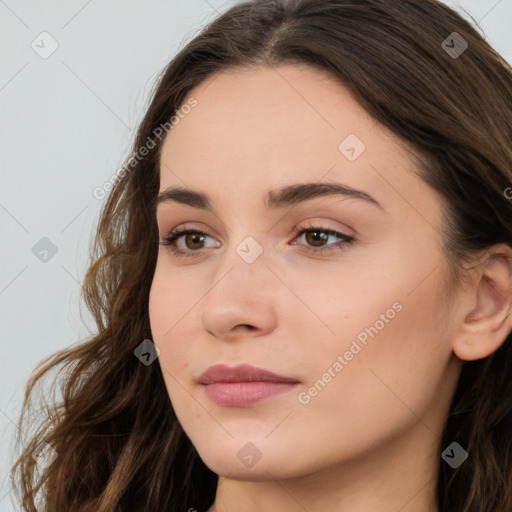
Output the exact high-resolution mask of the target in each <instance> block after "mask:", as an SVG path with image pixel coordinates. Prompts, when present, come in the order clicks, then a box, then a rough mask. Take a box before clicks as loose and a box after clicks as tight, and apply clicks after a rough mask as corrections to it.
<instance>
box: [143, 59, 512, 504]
mask: <svg viewBox="0 0 512 512" xmlns="http://www.w3.org/2000/svg"><path fill="white" fill-rule="evenodd" d="M190 95H191V96H193V97H194V98H196V100H197V102H198V104H197V107H195V108H194V109H193V111H192V112H191V113H190V114H188V115H187V116H186V117H185V118H184V119H182V120H181V121H180V123H179V124H178V125H176V126H175V127H174V128H173V130H172V131H171V132H170V133H169V135H168V136H167V138H166V140H165V143H164V147H163V152H162V160H161V180H160V192H163V191H165V190H167V189H168V188H169V187H174V186H181V187H185V188H187V189H191V190H196V191H200V192H203V193H206V194H208V196H209V197H210V198H211V202H212V207H213V209H214V213H212V212H210V211H207V210H203V209H200V208H197V207H194V206H190V205H185V204H180V203H178V202H173V201H166V202H162V203H161V204H159V206H158V209H157V222H158V227H159V233H160V239H161V240H162V241H163V240H164V239H165V238H166V237H167V236H168V234H169V232H170V231H171V229H174V228H182V227H183V228H187V229H196V230H200V231H201V232H202V233H204V235H202V236H203V238H197V237H196V239H193V235H189V236H188V237H187V236H186V235H184V236H181V238H180V239H178V240H176V241H175V246H176V248H178V249H179V250H181V251H183V252H185V253H187V254H191V257H183V256H181V257H180V256H177V255H175V254H174V253H173V252H172V251H171V248H170V247H168V246H163V245H162V246H161V247H160V252H159V255H158V261H157V267H156V271H155V276H154V280H153V283H152V288H151V294H150V307H149V313H150V321H151V328H152V334H153V339H154V342H155V344H156V345H157V346H158V347H159V349H160V364H161V366H162V369H163V375H164V378H165V382H166V386H167V390H168V392H169V396H170V398H171V401H172V404H173V407H174V409H175V411H176V414H177V416H178V419H179V421H180V423H181V424H182V426H183V428H184V430H185V431H186V433H187V435H188V436H189V437H190V439H191V440H192V442H193V444H194V445H195V447H196V448H197V450H198V453H199V455H200V456H201V458H202V459H203V461H204V462H205V464H206V465H207V466H208V467H209V468H210V469H211V470H212V471H214V472H215V473H217V474H218V475H220V476H221V478H220V481H219V485H218V489H217V495H216V499H215V503H214V504H213V505H212V507H211V508H210V509H209V512H232V511H234V510H236V511H242V512H256V511H266V512H277V511H280V512H282V511H286V512H303V511H304V510H307V511H308V512H319V511H322V512H323V511H325V510H332V511H343V512H368V511H369V510H371V511H374V512H398V511H400V512H438V507H437V504H436V502H435V486H436V479H437V472H438V466H439V463H440V460H439V455H438V448H441V449H444V448H445V447H441V446H440V435H441V432H442V429H443V425H444V423H445V421H446V416H447V413H448V409H449V405H450V401H451V398H452V396H453V392H454V389H455V385H456V383H457V379H458V377H459V374H460V370H461V365H462V363H463V361H464V360H472V359H479V358H482V357H486V356H487V355H489V354H491V353H492V352H493V351H495V350H496V349H497V348H498V347H499V346H500V345H501V344H502V343H503V341H504V340H505V338H506V336H507V334H508V332H510V330H511V328H512V323H511V317H510V315H509V313H510V302H511V300H512V297H511V293H512V292H511V289H512V284H511V283H512V278H511V268H510V265H509V263H508V262H507V260H506V259H505V257H503V256H501V255H502V254H509V255H510V250H509V248H507V247H506V246H496V247H493V248H491V249H490V250H489V251H487V252H486V254H485V258H482V260H481V261H482V264H481V265H480V266H478V267H477V268H476V269H475V270H472V271H471V273H470V281H469V283H468V285H467V286H466V287H465V288H464V289H463V290H462V289H455V290H454V291H453V294H452V295H451V296H450V295H449V293H448V291H447V275H448V270H447V268H448V263H447V260H446V256H445V254H444V252H443V249H442V245H441V243H442V239H441V226H442V223H443V218H442V215H441V199H440V197H439V195H438V194H437V193H436V192H435V191H433V190H432V189H431V188H430V187H429V186H428V185H426V184H425V183H424V182H423V181H422V180H421V179H420V178H419V177H418V176H417V174H416V172H417V170H416V168H415V167H414V163H413V160H412V157H411V154H410V153H409V152H408V151H407V149H406V147H405V146H404V145H403V144H402V143H400V141H399V140H397V139H396V138H395V137H394V136H393V135H392V133H391V132H389V131H388V130H387V129H385V128H384V127H383V126H381V125H380V124H377V123H376V121H375V120H374V119H372V118H371V117H370V116H369V115H368V114H367V113H366V112H365V111H364V110H363V109H362V107H361V106H360V105H359V104H358V103H357V102H356V101H355V100H354V98H353V97H352V96H351V95H350V94H349V93H348V92H347V90H346V89H345V88H344V87H342V85H340V84H339V83H337V82H336V81H334V80H333V79H332V78H331V77H330V76H329V75H328V74H326V73H322V72H321V71H319V70H316V69H313V68H309V67H307V66H297V65H286V66H281V67H279V68H277V69H269V68H264V67H258V68H251V69H250V70H229V71H227V72H223V73H221V74H218V75H215V76H214V77H212V78H209V79H208V80H207V81H206V82H203V83H202V84H200V85H199V86H198V87H197V88H196V89H194V91H192V92H191V94H190ZM350 134H353V135H355V136H356V137H357V139H355V138H353V137H352V138H350V139H347V137H348V136H349V135H350ZM343 141H347V142H345V143H343ZM358 141H361V142H362V143H363V144H364V146H365V147H364V151H362V148H363V147H362V146H361V145H360V143H359V142H358ZM340 143H341V144H342V145H341V147H340ZM354 157H355V158H354ZM299 183H300V184H304V183H338V184H343V185H345V186H347V187H352V188H354V189H357V190H360V191H363V192H365V193H366V194H368V195H369V196H371V197H372V198H373V199H374V200H375V201H377V202H378V203H379V204H380V206H378V205H376V204H375V203H373V202H372V201H369V200H364V199H361V198H358V197H347V196H342V195H328V196H319V197H314V198H310V199H309V200H307V201H303V202H301V203H299V204H296V205H294V206H286V207H283V208H279V209H266V208H265V206H264V197H265V196H266V194H267V192H268V191H269V190H277V189H280V188H282V187H285V186H288V185H293V184H299ZM312 227H313V228H322V229H321V230H320V229H316V231H317V236H316V237H315V236H313V235H312V233H311V231H310V232H309V234H308V233H305V232H303V233H302V234H298V233H296V232H294V228H301V229H311V228H312ZM325 229H330V230H335V231H338V232H341V233H343V234H345V235H348V236H351V237H353V238H354V240H353V241H352V242H350V243H345V244H344V245H342V243H343V240H342V239H340V238H339V237H337V236H335V235H332V234H328V233H325V232H324V231H325ZM313 231H315V230H313ZM247 237H252V239H253V240H254V241H256V244H255V243H254V242H253V241H252V240H249V242H248V241H247ZM187 244H188V245H187ZM247 244H249V245H247ZM258 247H259V249H261V253H260V254H259V255H258V257H257V258H256V259H254V261H252V262H248V261H247V260H246V259H244V258H243V257H242V256H243V255H244V254H253V255H254V254H255V253H254V251H259V249H258ZM321 247H329V248H331V249H332V250H330V251H325V252H323V253H320V252H318V251H319V250H320V248H321ZM237 248H239V249H240V248H243V251H241V250H238V251H237ZM308 248H309V249H310V252H307V250H308ZM315 250H316V251H317V252H314V251H315ZM192 253H193V254H192ZM372 326H373V331H372V329H370V328H371V327H372ZM365 329H369V331H370V332H372V334H373V336H370V335H369V334H368V331H367V330H365ZM375 331H377V333H376V334H375ZM362 333H366V334H367V339H366V344H364V343H363V342H362V341H361V339H364V334H362ZM354 341H356V343H357V346H359V349H360V350H359V351H357V348H355V345H353V342H354ZM350 354H352V356H351V355H350ZM339 357H341V360H340V359H339ZM336 362H337V363H338V364H336ZM216 363H224V364H228V365H236V364H239V363H246V364H251V365H253V366H257V367H261V368H265V369H267V370H270V371H272V372H274V373H277V374H280V375H285V376H288V377H293V378H295V379H296V380H298V381H299V384H298V386H297V387H296V388H294V389H293V390H291V391H288V392H285V393H282V394H279V395H275V396H273V397H270V398H267V399H265V400H262V401H260V402H258V403H255V404H253V405H250V406H246V407H226V406H219V405H217V404H216V403H213V402H212V401H211V400H210V399H209V398H208V397H207V396H206V394H205V392H204V386H202V385H200V384H199V383H198V382H197V378H198V377H199V376H200V374H201V373H203V372H204V371H205V370H206V369H207V368H208V367H209V366H211V365H213V364H216ZM319 381H321V382H320V383H319ZM315 383H317V387H315ZM315 390H316V391H315ZM248 443H250V444H248ZM241 450H242V451H241ZM244 450H245V451H244ZM244 457H245V458H244ZM249 459H250V462H248V460H249ZM255 460H256V462H254V461H255ZM443 463H444V462H443ZM190 507H192V509H193V507H194V504H193V503H191V504H190Z"/></svg>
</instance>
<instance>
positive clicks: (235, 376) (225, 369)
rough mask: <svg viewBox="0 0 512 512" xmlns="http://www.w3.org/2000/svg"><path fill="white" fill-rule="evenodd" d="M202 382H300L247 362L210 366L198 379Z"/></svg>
mask: <svg viewBox="0 0 512 512" xmlns="http://www.w3.org/2000/svg"><path fill="white" fill-rule="evenodd" d="M198 381H199V383H200V384H214V383H215V382H256V381H258V382H261V381H266V382H293V383H297V382H299V381H298V380H297V379H293V378H291V377H283V376H282V375H277V374H275V373H272V372H270V371H268V370H264V369H263V368H257V367H255V366H250V365H247V364H241V365H238V366H234V367H230V366H227V365H225V364H216V365H213V366H210V367H209V368H208V369H207V370H206V371H205V372H204V373H203V374H201V376H200V377H199V379H198Z"/></svg>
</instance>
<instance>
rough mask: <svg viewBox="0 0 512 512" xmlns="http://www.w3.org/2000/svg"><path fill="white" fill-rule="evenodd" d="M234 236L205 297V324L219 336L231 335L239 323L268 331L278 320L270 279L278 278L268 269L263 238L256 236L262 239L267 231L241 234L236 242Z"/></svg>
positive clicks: (203, 317)
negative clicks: (255, 233)
mask: <svg viewBox="0 0 512 512" xmlns="http://www.w3.org/2000/svg"><path fill="white" fill-rule="evenodd" d="M231 235H232V236H231V242H230V243H229V247H228V249H227V251H225V252H224V253H223V254H222V256H221V257H220V259H219V261H220V262H219V264H218V265H217V267H216V269H215V271H214V273H213V276H212V277H213V278H212V283H211V287H210V290H209V292H208V293H207V294H206V296H205V298H204V299H203V305H202V309H201V310H202V323H203V327H204V328H205V329H207V330H208V331H210V332H211V333H212V334H215V335H216V336H218V337H226V336H229V332H230V331H231V330H232V329H233V328H235V327H236V326H237V325H240V324H243V325H250V326H253V327H256V328H257V329H258V330H259V331H265V332H267V331H268V330H269V329H272V328H273V325H274V322H275V304H274V300H273V298H272V295H273V294H272V293H271V290H272V288H271V287H269V286H268V285H267V281H268V279H271V278H274V279H275V277H274V276H273V274H272V272H270V270H269V269H268V268H267V261H268V258H267V257H266V256H267V255H266V251H265V250H264V248H263V240H262V241H261V243H260V241H258V240H257V238H256V237H258V238H260V240H261V238H262V237H263V236H264V234H263V235H262V234H259V235H248V236H246V237H244V238H242V237H240V236H239V237H238V240H239V241H238V242H234V243H233V241H234V240H236V238H235V237H236V234H234V233H233V232H232V233H231ZM240 239H241V240H240Z"/></svg>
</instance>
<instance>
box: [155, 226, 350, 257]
mask: <svg viewBox="0 0 512 512" xmlns="http://www.w3.org/2000/svg"><path fill="white" fill-rule="evenodd" d="M313 231H320V232H322V233H325V234H326V235H329V236H330V235H333V236H336V237H337V238H341V241H340V242H338V243H337V244H330V245H326V246H322V247H312V246H310V245H302V244H300V245H302V247H303V249H301V250H303V251H306V252H308V253H316V254H319V253H321V254H323V253H325V252H332V251H338V250H342V249H344V248H345V247H346V246H348V245H350V244H352V243H353V242H354V240H355V238H354V237H353V236H350V235H346V234H345V233H341V232H340V231H336V230H334V229H327V228H322V227H321V226H311V227H308V228H305V227H304V226H301V227H295V228H294V229H293V232H294V233H295V234H296V235H302V234H304V233H309V232H313ZM193 233H197V234H199V235H206V236H207V237H209V235H208V234H207V233H204V232H203V231H199V230H197V229H187V228H176V229H173V230H172V231H171V232H170V233H169V234H168V236H167V238H165V240H164V241H161V242H159V244H160V245H164V246H167V247H168V248H169V250H170V251H171V252H172V254H173V255H174V256H175V257H177V258H188V257H196V256H199V255H200V252H201V251H200V250H198V251H182V250H181V249H177V248H176V240H178V239H179V238H181V237H182V236H183V235H188V234H193ZM294 245H296V244H294Z"/></svg>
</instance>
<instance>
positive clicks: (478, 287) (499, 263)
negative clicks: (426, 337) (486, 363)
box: [453, 244, 512, 361]
mask: <svg viewBox="0 0 512 512" xmlns="http://www.w3.org/2000/svg"><path fill="white" fill-rule="evenodd" d="M485 254H486V256H485V258H483V259H481V261H480V263H481V264H480V265H478V266H477V267H475V268H474V269H472V270H471V272H474V276H473V278H472V279H471V284H470V286H468V288H467V290H465V291H464V292H463V295H464V300H463V301H462V303H463V304H464V307H465V309H464V310H463V311H462V323H461V324H460V325H459V326H458V327H457V330H456V332H455V334H454V339H453V351H454V352H455V354H456V355H457V357H459V358H460V359H463V360H465V361H473V360H475V359H482V358H484V357H487V356H489V355H490V354H492V353H493V352H494V351H496V350H497V349H498V348H499V347H500V346H501V345H502V344H503V342H504V341H505V340H506V338H507V336H508V335H509V334H510V332H511V330H512V311H511V309H512V248H511V247H509V246H508V245H505V244H498V245H495V246H492V247H490V248H489V249H488V250H486V251H485ZM466 304H467V306H466Z"/></svg>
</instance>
